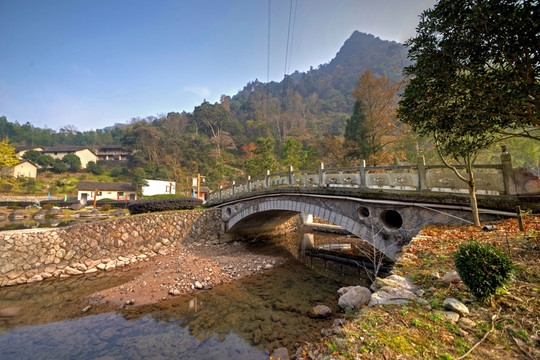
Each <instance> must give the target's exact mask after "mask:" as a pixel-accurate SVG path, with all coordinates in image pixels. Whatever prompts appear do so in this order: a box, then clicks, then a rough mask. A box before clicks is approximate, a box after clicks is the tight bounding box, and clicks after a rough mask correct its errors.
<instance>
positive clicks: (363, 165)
mask: <svg viewBox="0 0 540 360" xmlns="http://www.w3.org/2000/svg"><path fill="white" fill-rule="evenodd" d="M358 177H359V178H360V188H362V189H365V188H366V187H367V185H366V160H364V159H361V160H360V164H359V168H358Z"/></svg>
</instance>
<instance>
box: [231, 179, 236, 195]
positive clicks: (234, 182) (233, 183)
mask: <svg viewBox="0 0 540 360" xmlns="http://www.w3.org/2000/svg"><path fill="white" fill-rule="evenodd" d="M235 184H236V181H233V182H232V196H234V185H235Z"/></svg>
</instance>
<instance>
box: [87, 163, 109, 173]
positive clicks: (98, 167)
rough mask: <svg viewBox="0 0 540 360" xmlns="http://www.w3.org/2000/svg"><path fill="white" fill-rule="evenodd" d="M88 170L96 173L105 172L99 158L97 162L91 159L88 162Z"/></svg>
mask: <svg viewBox="0 0 540 360" xmlns="http://www.w3.org/2000/svg"><path fill="white" fill-rule="evenodd" d="M86 171H88V172H91V173H92V174H94V175H102V174H103V173H104V172H105V169H104V167H103V165H102V163H100V161H99V160H98V161H97V162H94V161H89V162H88V163H87V164H86Z"/></svg>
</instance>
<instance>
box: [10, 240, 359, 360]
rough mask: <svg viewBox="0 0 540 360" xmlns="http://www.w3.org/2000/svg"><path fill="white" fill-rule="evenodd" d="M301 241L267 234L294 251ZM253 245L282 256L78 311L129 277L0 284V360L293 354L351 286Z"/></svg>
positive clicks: (276, 249)
mask: <svg viewBox="0 0 540 360" xmlns="http://www.w3.org/2000/svg"><path fill="white" fill-rule="evenodd" d="M301 239H302V237H301V236H297V237H296V239H295V238H294V237H293V238H290V237H289V238H286V239H285V238H280V239H275V240H277V243H280V244H282V245H285V246H284V247H286V248H290V249H289V250H290V251H292V252H296V254H295V255H296V256H297V257H298V256H299V255H301V254H302V250H301V248H302V245H301ZM294 244H296V245H294ZM253 251H255V252H261V253H268V252H272V253H276V252H278V253H281V255H283V256H287V257H289V261H287V262H286V263H285V265H284V266H282V267H278V268H276V269H274V270H271V271H268V272H266V273H265V274H260V275H254V276H250V277H247V278H244V279H241V280H240V281H237V282H235V283H232V284H227V285H223V286H219V287H216V288H214V289H212V290H209V291H199V292H196V293H194V294H192V295H189V296H180V297H175V298H172V299H170V300H166V301H162V302H160V303H158V304H155V305H145V306H127V307H121V308H113V307H111V306H110V305H108V306H93V307H92V309H90V311H88V312H86V313H84V314H83V313H81V310H82V309H83V308H84V307H86V306H87V305H88V303H87V302H86V301H85V300H84V299H83V298H84V297H86V296H88V295H89V294H91V293H93V292H95V291H98V290H101V289H103V288H108V287H112V286H116V285H118V284H120V283H122V282H124V281H127V279H129V278H130V277H133V276H136V274H133V273H131V272H129V271H128V272H118V273H116V274H114V275H109V274H102V275H100V276H93V277H86V278H84V277H78V278H69V279H63V280H56V281H46V282H42V283H39V284H30V285H25V286H18V287H12V288H2V289H0V309H5V308H16V309H18V310H16V311H18V314H17V315H16V316H13V317H4V318H1V317H0V358H2V359H75V358H76V359H161V358H163V359H165V358H167V359H170V358H175V359H184V358H185V359H267V358H268V354H269V352H271V351H272V349H275V348H278V347H281V346H286V347H287V348H288V349H289V353H291V354H292V353H294V351H295V348H296V346H297V344H302V343H303V342H306V341H316V340H317V339H319V338H320V335H319V334H320V330H321V329H322V328H328V327H331V324H332V321H333V319H334V318H335V317H339V316H340V314H338V308H337V290H338V289H339V288H340V287H341V286H344V285H351V283H350V282H346V281H344V280H343V279H342V278H341V276H328V275H330V274H331V273H332V271H331V270H328V269H327V267H326V266H325V267H324V268H315V267H313V266H306V265H304V264H303V263H302V262H300V261H298V260H297V259H296V258H294V257H292V256H290V254H289V253H288V252H287V251H285V250H283V248H279V247H277V246H276V245H270V246H269V245H260V244H258V245H254V246H253ZM304 261H305V258H304ZM347 281H350V280H347ZM319 304H325V305H327V306H330V307H331V308H332V310H333V311H334V317H332V318H330V319H327V320H318V319H311V318H309V316H308V313H309V310H310V309H311V308H312V307H314V306H316V305H319ZM341 315H342V314H341Z"/></svg>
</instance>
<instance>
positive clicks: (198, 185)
mask: <svg viewBox="0 0 540 360" xmlns="http://www.w3.org/2000/svg"><path fill="white" fill-rule="evenodd" d="M200 193H201V174H197V199H199V197H200V196H201V194H200Z"/></svg>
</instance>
